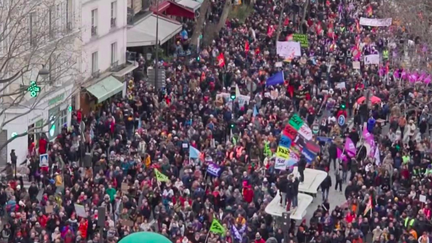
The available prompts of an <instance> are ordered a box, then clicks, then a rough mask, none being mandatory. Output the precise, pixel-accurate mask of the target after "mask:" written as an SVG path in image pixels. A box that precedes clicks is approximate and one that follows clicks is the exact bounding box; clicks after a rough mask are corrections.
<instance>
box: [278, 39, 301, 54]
mask: <svg viewBox="0 0 432 243" xmlns="http://www.w3.org/2000/svg"><path fill="white" fill-rule="evenodd" d="M276 53H277V54H278V55H279V56H281V57H284V58H293V57H299V56H301V47H300V42H295V41H278V42H277V43H276Z"/></svg>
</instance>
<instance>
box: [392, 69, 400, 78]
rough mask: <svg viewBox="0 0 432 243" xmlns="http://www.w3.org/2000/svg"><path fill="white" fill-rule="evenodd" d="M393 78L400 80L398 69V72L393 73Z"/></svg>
mask: <svg viewBox="0 0 432 243" xmlns="http://www.w3.org/2000/svg"><path fill="white" fill-rule="evenodd" d="M393 77H394V78H400V76H399V69H396V70H395V71H394V73H393Z"/></svg>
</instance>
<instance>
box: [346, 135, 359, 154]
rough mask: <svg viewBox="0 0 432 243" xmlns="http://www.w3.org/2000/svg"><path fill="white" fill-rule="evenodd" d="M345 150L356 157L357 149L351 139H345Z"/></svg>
mask: <svg viewBox="0 0 432 243" xmlns="http://www.w3.org/2000/svg"><path fill="white" fill-rule="evenodd" d="M345 150H346V151H347V153H348V155H349V156H352V157H354V156H355V155H356V153H357V149H356V147H355V144H354V143H353V141H352V140H351V138H346V139H345Z"/></svg>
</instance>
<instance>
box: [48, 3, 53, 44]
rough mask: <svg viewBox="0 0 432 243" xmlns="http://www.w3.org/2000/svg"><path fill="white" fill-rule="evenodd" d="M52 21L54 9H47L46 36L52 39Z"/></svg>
mask: <svg viewBox="0 0 432 243" xmlns="http://www.w3.org/2000/svg"><path fill="white" fill-rule="evenodd" d="M53 20H54V7H50V8H49V9H48V31H49V32H48V34H49V37H50V38H53V37H54V30H53V22H54V21H53Z"/></svg>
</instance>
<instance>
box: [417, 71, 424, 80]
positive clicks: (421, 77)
mask: <svg viewBox="0 0 432 243" xmlns="http://www.w3.org/2000/svg"><path fill="white" fill-rule="evenodd" d="M425 78H426V73H425V72H424V71H423V72H422V73H421V74H420V76H419V77H418V79H417V81H419V82H422V81H423V80H424V79H425Z"/></svg>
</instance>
